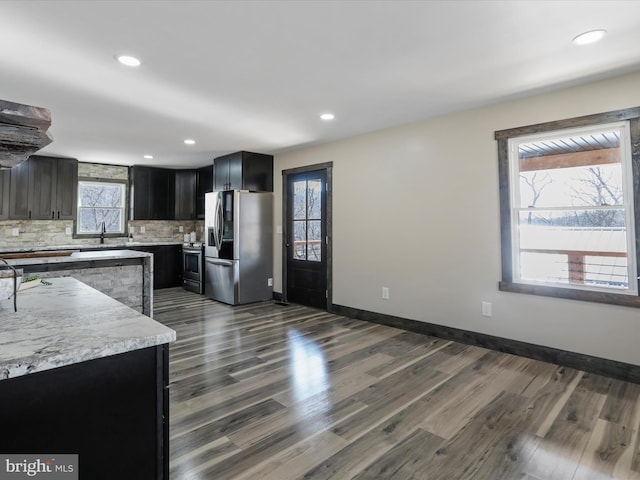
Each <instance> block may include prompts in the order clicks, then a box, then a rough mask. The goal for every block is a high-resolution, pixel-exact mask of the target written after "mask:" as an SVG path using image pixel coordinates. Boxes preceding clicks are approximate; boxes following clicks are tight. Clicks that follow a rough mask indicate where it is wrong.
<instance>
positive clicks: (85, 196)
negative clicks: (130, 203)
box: [78, 182, 124, 207]
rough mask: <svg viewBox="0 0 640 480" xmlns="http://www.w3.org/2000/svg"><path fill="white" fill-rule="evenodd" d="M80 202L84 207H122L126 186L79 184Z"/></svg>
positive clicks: (116, 184)
mask: <svg viewBox="0 0 640 480" xmlns="http://www.w3.org/2000/svg"><path fill="white" fill-rule="evenodd" d="M78 187H79V190H80V192H79V193H80V195H79V200H80V206H82V207H122V206H123V201H124V195H123V193H124V185H123V184H118V183H114V184H109V183H94V182H79V183H78Z"/></svg>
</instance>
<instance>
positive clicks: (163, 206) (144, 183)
mask: <svg viewBox="0 0 640 480" xmlns="http://www.w3.org/2000/svg"><path fill="white" fill-rule="evenodd" d="M129 178H130V181H131V196H130V215H129V218H130V219H131V220H173V218H174V216H175V212H174V208H175V207H174V206H175V171H174V170H169V169H166V168H153V167H139V166H134V167H131V171H130V175H129Z"/></svg>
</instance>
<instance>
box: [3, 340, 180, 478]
mask: <svg viewBox="0 0 640 480" xmlns="http://www.w3.org/2000/svg"><path fill="white" fill-rule="evenodd" d="M168 351H169V349H168V346H167V345H161V346H158V347H149V348H145V349H142V350H135V351H132V352H127V353H122V354H119V355H113V356H110V357H105V358H99V359H96V360H89V361H86V362H82V363H77V364H73V365H69V366H64V367H60V368H55V369H52V370H47V371H43V372H37V373H32V374H28V375H24V376H21V377H16V378H13V379H8V380H0V429H1V431H2V435H0V452H2V453H3V454H34V455H42V454H78V462H79V469H78V470H79V478H80V479H82V480H103V479H104V480H113V479H118V478H119V479H127V478H131V479H133V478H135V479H136V480H158V479H163V480H166V479H168V478H169V387H168V372H169V367H168V355H169V354H168Z"/></svg>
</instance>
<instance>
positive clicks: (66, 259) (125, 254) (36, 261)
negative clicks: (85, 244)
mask: <svg viewBox="0 0 640 480" xmlns="http://www.w3.org/2000/svg"><path fill="white" fill-rule="evenodd" d="M151 256H152V254H151V253H147V252H137V251H135V250H105V251H95V252H73V253H72V254H71V255H65V256H60V257H35V258H12V259H6V262H7V263H9V265H13V266H23V265H40V264H43V263H73V262H86V261H89V260H124V259H127V258H143V257H151ZM1 257H2V254H0V258H1Z"/></svg>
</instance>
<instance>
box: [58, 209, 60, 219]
mask: <svg viewBox="0 0 640 480" xmlns="http://www.w3.org/2000/svg"><path fill="white" fill-rule="evenodd" d="M58 220H60V210H58Z"/></svg>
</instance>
